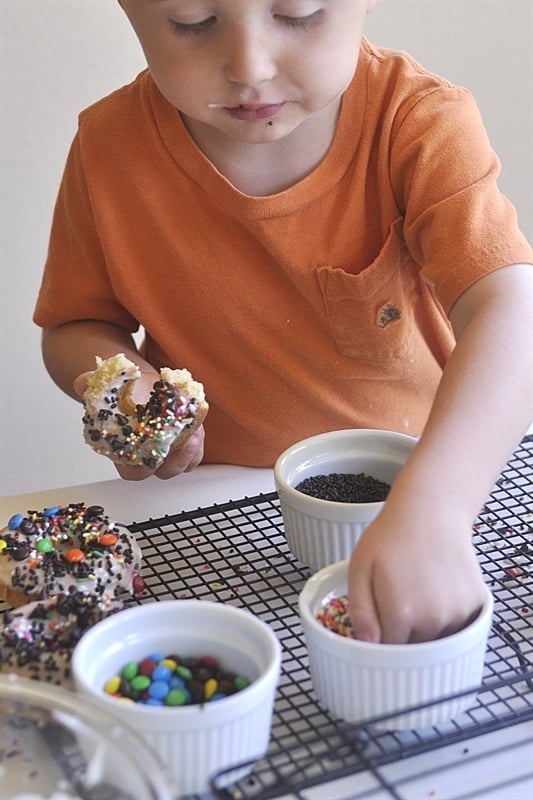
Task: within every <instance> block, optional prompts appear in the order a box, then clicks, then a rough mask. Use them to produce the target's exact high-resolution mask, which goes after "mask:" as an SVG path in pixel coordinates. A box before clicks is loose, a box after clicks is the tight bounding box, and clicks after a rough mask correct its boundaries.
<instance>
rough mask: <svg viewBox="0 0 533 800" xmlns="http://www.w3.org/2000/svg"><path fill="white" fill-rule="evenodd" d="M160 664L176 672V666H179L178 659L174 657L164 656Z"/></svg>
mask: <svg viewBox="0 0 533 800" xmlns="http://www.w3.org/2000/svg"><path fill="white" fill-rule="evenodd" d="M159 666H160V667H168V668H169V670H171V672H175V670H176V667H177V666H178V663H177V661H174V659H173V658H163V659H162V660H161V661H160V662H159Z"/></svg>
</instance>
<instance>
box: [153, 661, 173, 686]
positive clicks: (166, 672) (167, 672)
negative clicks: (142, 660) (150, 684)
mask: <svg viewBox="0 0 533 800" xmlns="http://www.w3.org/2000/svg"><path fill="white" fill-rule="evenodd" d="M171 676H172V670H171V669H170V667H167V666H165V664H159V666H157V667H156V668H155V669H154V671H153V672H152V676H151V677H152V680H153V681H165V682H166V683H167V684H168V682H169V681H170V678H171Z"/></svg>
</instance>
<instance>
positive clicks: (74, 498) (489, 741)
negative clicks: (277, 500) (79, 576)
mask: <svg viewBox="0 0 533 800" xmlns="http://www.w3.org/2000/svg"><path fill="white" fill-rule="evenodd" d="M273 489H274V476H273V472H272V470H270V469H248V468H245V467H233V466H225V465H205V466H201V467H199V468H198V469H196V470H195V471H193V472H190V473H186V474H183V475H180V476H178V477H176V478H174V479H171V480H170V481H161V480H159V479H157V478H149V479H147V480H146V481H140V482H126V481H123V480H121V479H117V480H112V481H102V482H98V483H91V484H86V485H81V486H80V485H79V486H68V487H63V488H60V489H50V490H43V491H39V492H32V493H30V494H21V495H11V496H8V497H3V498H1V499H0V527H3V526H4V525H5V524H6V522H7V520H8V519H9V517H10V516H11V515H12V514H14V513H16V512H21V513H24V512H26V511H28V510H31V509H34V510H39V509H42V508H45V507H46V506H52V505H58V504H67V503H70V502H84V503H86V504H87V505H92V504H98V505H102V506H104V508H105V511H106V513H108V514H109V516H110V517H112V518H113V519H116V520H119V521H121V522H124V523H126V524H129V523H131V522H142V521H145V520H148V519H151V518H152V519H156V518H158V517H162V516H165V515H166V514H176V513H179V512H180V511H190V510H194V509H196V508H200V507H205V506H210V505H213V504H214V503H223V502H226V501H228V500H240V499H241V498H243V497H252V496H253V495H256V494H259V493H261V492H270V491H272V490H273ZM532 727H533V725H532V724H531V723H522V724H521V725H519V726H512V727H510V728H506V729H503V730H501V731H497V732H495V733H491V734H488V735H486V736H483V737H477V738H476V739H472V740H469V741H468V742H461V743H459V744H454V745H450V746H447V747H444V748H440V749H437V750H432V751H430V752H428V753H425V754H423V755H419V756H416V757H414V758H408V759H404V760H401V761H397V762H395V763H393V764H390V765H388V766H387V767H386V768H385V774H386V777H387V780H388V782H389V783H390V784H392V785H395V784H396V783H397V782H398V784H399V787H400V788H399V792H401V794H398V797H401V798H402V800H428V799H429V798H433V800H448V799H449V798H462V797H465V798H466V797H468V796H469V795H470V793H474V792H480V791H481V794H475V796H476V797H478V798H479V797H481V798H483V800H533V779H532V778H531V777H530V776H528V775H527V774H526V773H527V772H529V773H531V771H532V765H533V745H532V743H531V736H532V734H533V730H532ZM527 734H529V742H525V743H523V744H521V745H520V746H519V747H514V746H513V744H514V742H516V741H518V740H520V741H522V740H524V739H525V737H526V736H527ZM506 747H511V749H507V750H506V749H505V748H506ZM466 748H467V749H468V751H469V759H468V763H466V762H465V764H464V765H463V764H461V761H462V760H463V761H464V755H463V756H462V754H463V753H464V752H465V749H466ZM487 752H490V756H489V757H485V756H484V754H485V753H487ZM478 755H479V758H480V760H479V761H478V762H477V761H475V760H471V756H474V757H476V756H478ZM450 764H451V765H453V766H452V768H449V765H450ZM443 767H445V768H444V769H442V768H443ZM380 771H382V772H383V770H382V769H381V770H380ZM415 774H416V775H417V778H416V779H410V778H409V777H408V776H410V775H415ZM524 775H525V777H523V778H521V776H524ZM404 781H405V782H404ZM510 782H511V783H510ZM365 786H367V788H368V789H370V793H369V795H368V796H369V797H371V798H372V800H389V799H390V797H391V795H390V794H389V792H388V791H387V790H385V789H380V788H379V787H378V786H376V783H375V780H374V778H373V776H372V775H365V774H364V773H359V774H356V775H354V776H349V777H347V778H344V779H342V780H339V781H336V782H334V783H330V784H326V785H324V786H321V787H315V788H314V789H312V790H309V791H307V792H306V794H305V797H306V799H307V798H309V800H349V798H350V795H352V796H353V794H354V793H355V794H357V795H359V792H362V790H363V788H364V787H365ZM483 787H486V788H485V789H484V788H483ZM289 797H290V795H287V796H286V798H289ZM280 800H281V798H280Z"/></svg>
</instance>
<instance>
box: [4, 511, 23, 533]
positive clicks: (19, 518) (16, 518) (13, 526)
mask: <svg viewBox="0 0 533 800" xmlns="http://www.w3.org/2000/svg"><path fill="white" fill-rule="evenodd" d="M23 521H24V515H23V514H13V516H12V517H11V519H10V520H9V522H8V523H7V527H8V528H9V530H10V531H16V530H17V528H20V525H21V523H22V522H23Z"/></svg>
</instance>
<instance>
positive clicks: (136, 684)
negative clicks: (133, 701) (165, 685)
mask: <svg viewBox="0 0 533 800" xmlns="http://www.w3.org/2000/svg"><path fill="white" fill-rule="evenodd" d="M151 683H152V681H151V680H150V678H149V677H148V676H147V675H135V677H134V678H132V679H131V688H132V689H133V691H134V692H144V690H145V689H148V687H149V686H150V684H151Z"/></svg>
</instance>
